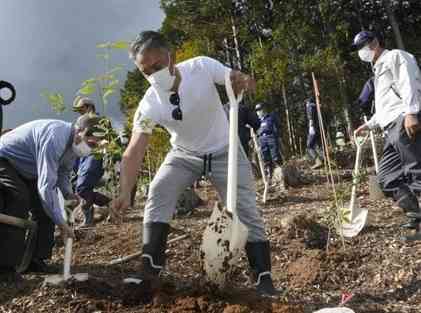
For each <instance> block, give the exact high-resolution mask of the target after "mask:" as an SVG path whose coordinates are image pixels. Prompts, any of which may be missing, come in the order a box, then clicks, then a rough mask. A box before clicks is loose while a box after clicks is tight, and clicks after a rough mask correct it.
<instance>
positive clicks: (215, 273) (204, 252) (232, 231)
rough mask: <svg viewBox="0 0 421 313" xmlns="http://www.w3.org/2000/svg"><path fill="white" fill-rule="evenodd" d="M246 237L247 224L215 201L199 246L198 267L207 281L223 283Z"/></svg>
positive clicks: (237, 257) (238, 255) (221, 284)
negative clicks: (199, 261) (199, 265)
mask: <svg viewBox="0 0 421 313" xmlns="http://www.w3.org/2000/svg"><path fill="white" fill-rule="evenodd" d="M247 237H248V229H247V227H246V226H245V225H244V224H242V223H241V222H240V221H238V220H235V219H233V218H232V215H231V214H230V213H229V212H228V211H227V210H226V209H225V208H224V207H222V206H221V205H219V203H216V204H215V207H214V209H213V212H212V215H211V217H210V219H209V221H208V225H207V227H206V229H205V232H204V234H203V240H202V245H201V247H200V256H201V259H202V267H203V270H204V271H205V273H206V275H207V276H208V279H209V280H210V281H211V282H213V283H215V284H217V285H219V286H223V285H224V284H225V282H226V280H227V278H228V277H229V274H230V273H231V271H232V268H233V266H234V265H235V263H236V262H237V261H238V259H239V257H240V252H241V251H242V250H243V249H244V247H245V245H246V242H247Z"/></svg>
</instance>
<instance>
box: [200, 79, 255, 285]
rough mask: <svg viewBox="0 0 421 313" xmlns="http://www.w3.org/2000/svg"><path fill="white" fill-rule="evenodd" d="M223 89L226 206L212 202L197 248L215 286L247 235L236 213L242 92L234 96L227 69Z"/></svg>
mask: <svg viewBox="0 0 421 313" xmlns="http://www.w3.org/2000/svg"><path fill="white" fill-rule="evenodd" d="M225 88H226V90H227V94H228V98H229V102H230V118H229V120H230V126H229V127H230V129H229V150H228V183H227V201H226V202H227V203H226V204H227V207H226V208H223V207H222V206H221V205H219V204H218V203H216V205H215V208H214V209H213V212H212V215H211V217H210V219H209V222H208V225H207V227H206V229H205V232H204V234H203V241H202V245H201V247H200V250H201V254H200V255H201V259H202V266H203V269H204V271H205V272H206V274H207V276H208V278H209V280H210V281H211V282H213V283H215V284H217V285H218V286H223V285H224V284H225V283H226V281H227V278H228V277H229V274H230V273H231V270H232V267H233V266H234V264H235V263H236V262H237V261H238V258H239V255H240V252H241V251H242V250H243V249H244V247H245V245H246V242H247V237H248V229H247V227H246V226H245V225H244V224H243V223H241V221H240V220H239V218H238V212H237V170H238V165H237V163H238V162H237V161H238V149H239V144H238V105H239V102H240V101H241V98H242V93H241V94H240V95H239V96H238V98H236V97H235V95H234V91H233V88H232V84H231V79H230V72H227V73H226V75H225Z"/></svg>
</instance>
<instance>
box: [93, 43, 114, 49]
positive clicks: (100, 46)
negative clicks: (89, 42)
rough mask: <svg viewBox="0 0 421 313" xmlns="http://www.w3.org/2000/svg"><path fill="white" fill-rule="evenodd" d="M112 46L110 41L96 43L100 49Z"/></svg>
mask: <svg viewBox="0 0 421 313" xmlns="http://www.w3.org/2000/svg"><path fill="white" fill-rule="evenodd" d="M110 46H111V43H110V42H104V43H99V44H97V45H96V47H97V48H98V49H106V48H109V47H110Z"/></svg>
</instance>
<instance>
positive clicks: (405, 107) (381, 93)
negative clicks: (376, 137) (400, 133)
mask: <svg viewBox="0 0 421 313" xmlns="http://www.w3.org/2000/svg"><path fill="white" fill-rule="evenodd" d="M373 71H374V97H375V106H376V113H375V114H374V115H373V116H372V118H371V119H370V120H369V121H368V122H367V125H368V127H369V128H371V129H372V128H375V127H376V126H380V127H381V128H384V127H386V126H387V125H388V124H389V123H391V122H393V121H394V120H395V119H396V118H398V117H399V116H400V115H406V114H416V113H418V112H419V111H420V109H421V74H420V69H419V67H418V65H417V61H416V60H415V58H414V56H413V55H412V54H410V53H408V52H406V51H403V50H398V49H396V50H384V51H383V53H382V54H381V55H380V57H379V58H378V60H377V62H376V63H375V64H374V67H373Z"/></svg>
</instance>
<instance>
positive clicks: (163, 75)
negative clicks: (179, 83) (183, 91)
mask: <svg viewBox="0 0 421 313" xmlns="http://www.w3.org/2000/svg"><path fill="white" fill-rule="evenodd" d="M147 80H148V82H149V83H150V84H151V85H152V86H153V87H154V88H156V89H160V90H163V91H170V90H171V88H172V87H173V86H174V81H175V75H171V73H170V69H169V67H168V66H167V67H164V68H163V69H162V70H159V71H158V72H155V73H153V74H151V75H149V76H148V77H147Z"/></svg>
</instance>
